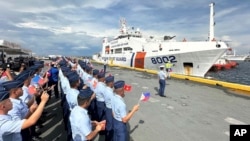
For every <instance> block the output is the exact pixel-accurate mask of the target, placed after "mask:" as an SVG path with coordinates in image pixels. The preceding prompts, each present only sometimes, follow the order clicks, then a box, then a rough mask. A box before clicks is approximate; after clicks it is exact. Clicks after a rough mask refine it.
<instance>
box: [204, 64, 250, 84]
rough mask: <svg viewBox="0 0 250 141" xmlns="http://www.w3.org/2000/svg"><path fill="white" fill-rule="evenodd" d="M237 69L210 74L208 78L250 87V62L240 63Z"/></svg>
mask: <svg viewBox="0 0 250 141" xmlns="http://www.w3.org/2000/svg"><path fill="white" fill-rule="evenodd" d="M238 64H239V65H237V66H236V67H235V68H232V69H230V70H222V71H217V72H208V73H207V75H206V77H212V78H213V79H217V80H221V81H226V82H232V83H238V84H244V85H250V62H238Z"/></svg>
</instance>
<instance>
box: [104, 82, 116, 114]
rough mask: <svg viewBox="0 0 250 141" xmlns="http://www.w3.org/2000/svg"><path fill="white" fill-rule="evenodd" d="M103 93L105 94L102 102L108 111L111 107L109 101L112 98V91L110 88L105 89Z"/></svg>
mask: <svg viewBox="0 0 250 141" xmlns="http://www.w3.org/2000/svg"><path fill="white" fill-rule="evenodd" d="M104 93H105V95H104V100H105V104H106V107H107V108H109V109H111V108H112V106H111V100H112V98H113V97H114V92H113V89H111V88H110V87H106V89H105V92H104Z"/></svg>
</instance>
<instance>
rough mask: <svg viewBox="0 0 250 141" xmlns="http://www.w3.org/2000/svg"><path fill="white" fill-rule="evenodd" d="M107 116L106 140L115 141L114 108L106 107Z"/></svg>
mask: <svg viewBox="0 0 250 141" xmlns="http://www.w3.org/2000/svg"><path fill="white" fill-rule="evenodd" d="M105 116H106V133H105V141H113V136H114V130H113V116H112V109H110V108H107V107H106V111H105Z"/></svg>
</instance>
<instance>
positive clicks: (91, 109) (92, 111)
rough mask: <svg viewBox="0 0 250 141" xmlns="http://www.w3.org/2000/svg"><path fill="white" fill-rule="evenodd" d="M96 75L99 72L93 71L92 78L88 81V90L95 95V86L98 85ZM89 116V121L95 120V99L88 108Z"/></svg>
mask: <svg viewBox="0 0 250 141" xmlns="http://www.w3.org/2000/svg"><path fill="white" fill-rule="evenodd" d="M98 74H99V70H97V69H94V70H93V78H92V80H91V81H90V89H91V90H92V91H93V92H94V93H95V89H96V85H97V83H98ZM88 112H89V115H90V116H91V120H97V109H96V98H94V99H93V100H92V101H91V103H90V106H89V108H88Z"/></svg>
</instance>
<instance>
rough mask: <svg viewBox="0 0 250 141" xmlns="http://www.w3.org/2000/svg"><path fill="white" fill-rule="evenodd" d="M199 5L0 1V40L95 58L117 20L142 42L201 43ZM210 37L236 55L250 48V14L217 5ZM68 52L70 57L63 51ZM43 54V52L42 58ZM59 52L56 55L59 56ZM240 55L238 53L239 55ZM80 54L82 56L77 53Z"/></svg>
mask: <svg viewBox="0 0 250 141" xmlns="http://www.w3.org/2000/svg"><path fill="white" fill-rule="evenodd" d="M210 2H211V1H208V0H207V1H201V0H192V1H190V0H181V1H177V0H168V1H166V0H157V2H156V1H152V0H144V1H122V0H102V1H97V0H96V1H93V0H84V1H82V0H75V1H68V0H60V2H58V1H51V0H43V1H32V2H31V0H22V1H19V0H8V1H0V5H1V7H2V8H1V9H0V13H2V14H1V15H0V19H4V20H5V21H3V22H2V21H0V32H1V33H4V34H1V35H0V39H8V40H10V41H17V42H18V43H21V44H23V46H24V47H27V48H29V49H32V50H34V51H36V53H38V54H39V53H41V54H46V53H47V52H48V51H49V52H50V53H52V54H64V55H66V54H79V53H80V52H81V51H79V50H85V49H88V52H87V53H91V52H99V51H100V49H101V41H102V38H103V37H114V36H116V35H117V34H118V33H119V18H121V17H125V18H126V19H127V22H128V24H129V25H128V26H130V27H132V26H133V27H136V28H137V27H138V28H140V29H141V32H142V33H143V34H145V35H146V36H151V35H153V36H155V37H163V36H164V35H169V36H174V35H176V40H177V41H180V40H182V39H183V38H186V39H187V40H205V39H207V35H208V31H209V29H208V27H209V6H208V5H209V3H210ZM216 2H217V3H216V6H215V13H216V15H215V21H216V26H215V29H216V30H215V36H216V38H218V40H225V41H230V42H231V43H232V45H233V46H235V47H238V48H239V49H242V48H244V49H245V50H247V48H249V47H250V45H249V41H248V40H249V38H250V37H249V36H250V35H249V33H250V30H249V29H248V28H247V27H249V25H250V19H249V18H248V17H250V9H249V8H247V7H246V6H245V5H246V4H244V3H236V2H235V1H234V0H227V1H226V0H217V1H216ZM67 49H70V50H71V51H72V52H71V51H70V52H69V51H67ZM46 51H47V52H46ZM58 52H59V53H58ZM239 52H240V51H239ZM81 53H82V52H81Z"/></svg>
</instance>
